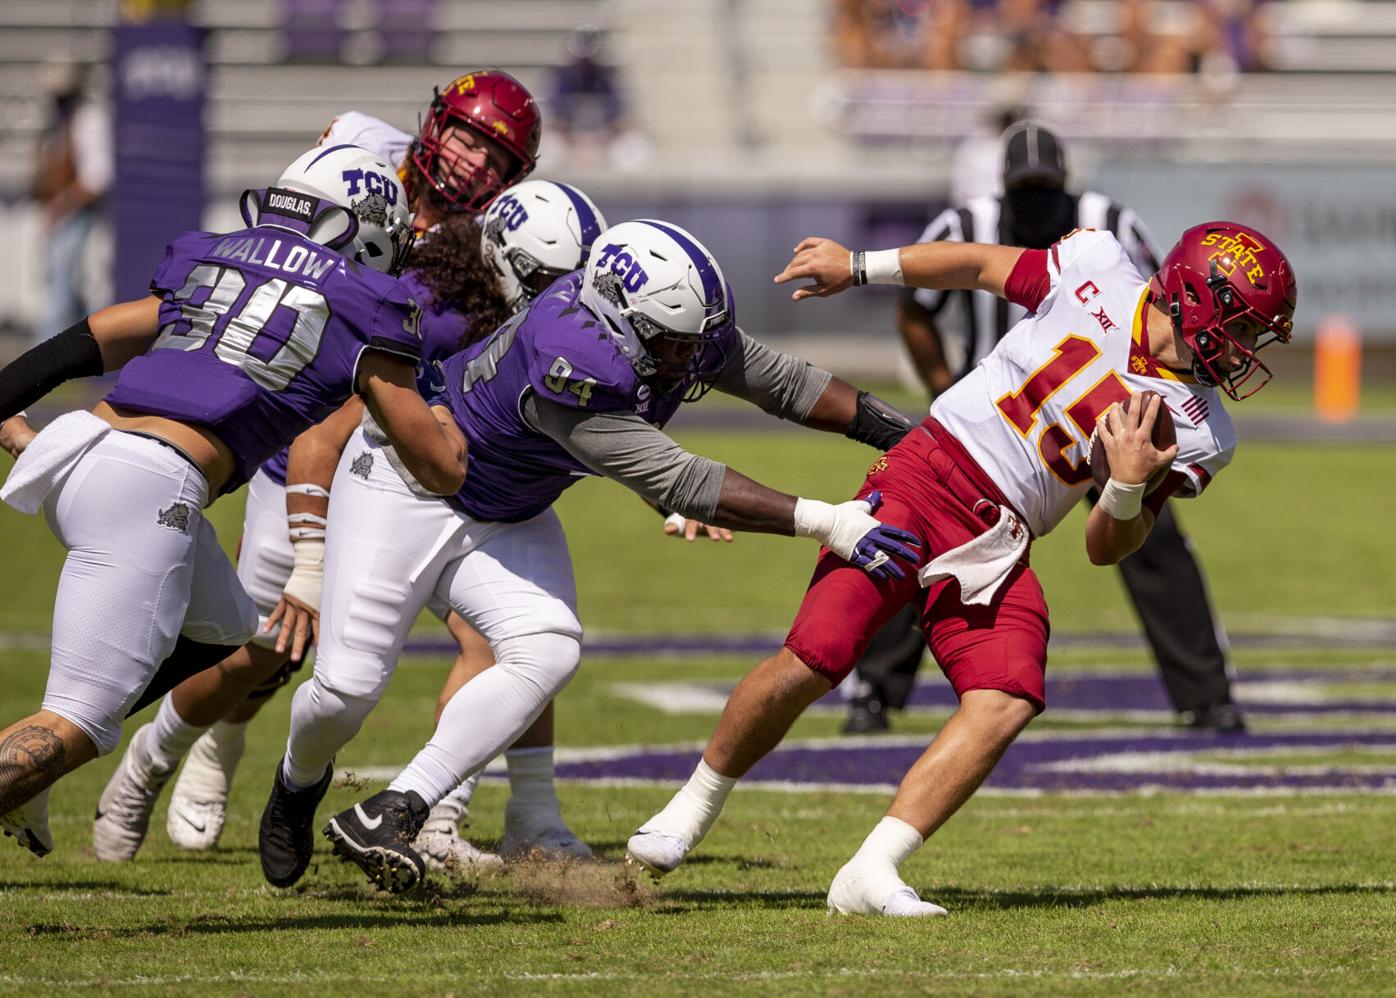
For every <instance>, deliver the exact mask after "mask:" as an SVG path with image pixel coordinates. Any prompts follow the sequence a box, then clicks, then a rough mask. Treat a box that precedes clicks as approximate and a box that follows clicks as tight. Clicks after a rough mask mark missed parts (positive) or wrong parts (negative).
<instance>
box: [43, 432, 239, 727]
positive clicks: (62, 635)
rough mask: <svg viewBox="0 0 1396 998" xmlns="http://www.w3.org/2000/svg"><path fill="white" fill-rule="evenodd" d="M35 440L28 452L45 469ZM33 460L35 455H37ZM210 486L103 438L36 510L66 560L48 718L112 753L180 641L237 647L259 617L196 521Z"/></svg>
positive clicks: (155, 456)
mask: <svg viewBox="0 0 1396 998" xmlns="http://www.w3.org/2000/svg"><path fill="white" fill-rule="evenodd" d="M45 446H46V444H45V440H44V434H43V433H40V434H39V435H38V436H37V437H36V438H35V439H34V441H33V442H32V443H31V444H30V445H29V450H28V451H26V454H25V457H29V456H30V453H29V452H30V451H33V452H34V458H35V459H38V460H42V455H43V450H44V448H45ZM36 448H37V450H36ZM207 499H208V483H207V482H206V481H205V480H204V477H203V474H202V473H201V472H200V471H199V469H198V468H196V467H195V466H194V465H192V464H190V463H189V461H188V460H186V459H185V458H184V457H183V456H181V455H180V454H179V453H178V452H177V451H175V450H174V449H172V448H170V447H168V446H166V445H164V444H161V443H158V442H156V441H154V440H151V439H149V438H147V437H141V436H136V435H134V434H129V433H121V432H118V431H115V430H113V431H110V432H107V433H105V434H104V435H102V436H101V437H100V438H99V439H98V440H97V441H96V442H95V443H94V444H93V445H92V446H91V447H90V448H89V449H88V450H87V451H86V452H85V453H83V454H82V456H81V457H80V458H78V459H77V461H76V463H74V464H71V465H69V466H67V467H66V468H65V469H64V470H63V473H61V474H58V475H56V477H55V479H54V481H53V482H52V483H51V487H50V488H49V491H48V493H47V496H46V497H45V499H44V501H43V511H44V516H45V518H46V519H47V520H48V523H49V527H50V528H51V529H52V530H53V534H54V536H55V537H57V538H58V540H59V541H60V542H61V543H62V544H63V546H64V547H65V548H67V549H68V556H67V558H66V559H65V560H64V562H63V572H62V574H61V576H60V577H59V581H58V593H57V596H56V598H55V601H54V610H53V657H52V664H51V666H50V669H49V679H48V687H47V689H46V690H45V692H44V701H43V706H44V709H45V710H50V711H53V712H54V713H55V714H58V715H60V716H61V717H64V718H66V719H67V720H69V721H71V722H72V723H73V724H75V725H77V726H78V727H79V728H81V729H82V731H83V732H84V733H85V734H86V735H87V736H88V737H89V738H90V739H92V742H93V744H94V745H96V746H97V751H98V753H99V754H105V753H107V752H110V751H111V750H112V749H114V748H116V745H117V743H118V742H119V741H120V740H121V722H122V720H123V718H124V717H125V716H126V712H127V711H128V710H129V709H130V708H131V705H132V704H133V703H135V701H136V698H137V697H139V696H140V694H141V692H142V691H143V690H144V689H145V687H146V686H147V685H148V684H149V682H150V680H151V678H152V677H153V676H154V675H155V671H156V669H157V668H158V667H159V665H160V663H161V662H162V661H164V659H165V658H166V657H167V656H168V655H169V654H170V652H171V651H173V650H174V646H175V640H176V639H177V638H178V637H179V635H180V634H183V635H184V636H186V637H188V638H191V639H193V640H195V641H201V642H205V643H207V644H221V645H241V644H245V643H246V642H247V641H248V640H249V639H250V638H251V637H252V635H253V633H254V632H255V630H256V626H257V610H256V607H255V606H254V605H253V603H252V600H251V598H249V597H248V595H247V593H246V592H245V591H244V590H243V588H242V585H241V584H240V583H239V582H238V579H237V574H236V573H235V572H234V570H233V566H232V564H231V563H230V562H229V561H228V558H227V556H226V555H225V554H224V553H223V550H222V548H220V547H219V546H218V537H217V535H216V534H215V533H214V530H213V526H212V525H211V524H210V523H209V522H208V521H207V520H205V519H204V516H203V508H204V504H205V502H206V501H207Z"/></svg>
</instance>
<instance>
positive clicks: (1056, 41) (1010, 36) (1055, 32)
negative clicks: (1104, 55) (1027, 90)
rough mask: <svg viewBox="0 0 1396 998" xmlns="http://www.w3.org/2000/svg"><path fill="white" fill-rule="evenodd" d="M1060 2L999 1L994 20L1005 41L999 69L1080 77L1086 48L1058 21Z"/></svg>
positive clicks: (1087, 64)
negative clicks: (1069, 74) (1006, 46)
mask: <svg viewBox="0 0 1396 998" xmlns="http://www.w3.org/2000/svg"><path fill="white" fill-rule="evenodd" d="M1061 8H1062V0H998V4H997V9H996V10H995V11H994V15H995V16H994V20H995V22H996V23H997V25H998V28H999V30H1000V31H1001V32H1003V34H1004V35H1006V36H1007V40H1008V53H1007V56H1006V58H1005V59H1004V61H1003V64H1002V65H1001V66H1000V67H999V68H1001V69H1005V70H1009V71H1012V72H1048V73H1082V72H1086V71H1087V70H1089V69H1090V68H1091V67H1090V61H1089V60H1088V59H1087V58H1086V48H1085V46H1084V44H1083V43H1082V42H1081V39H1079V38H1077V37H1076V36H1075V35H1074V34H1072V33H1071V32H1069V31H1067V30H1066V28H1065V27H1064V26H1063V25H1062V19H1061Z"/></svg>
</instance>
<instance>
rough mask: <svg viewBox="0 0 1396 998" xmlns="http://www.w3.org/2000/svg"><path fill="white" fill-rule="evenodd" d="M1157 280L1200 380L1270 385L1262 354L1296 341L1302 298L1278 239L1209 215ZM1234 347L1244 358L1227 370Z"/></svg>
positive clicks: (1243, 390)
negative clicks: (1272, 346)
mask: <svg viewBox="0 0 1396 998" xmlns="http://www.w3.org/2000/svg"><path fill="white" fill-rule="evenodd" d="M1151 286H1152V288H1153V291H1154V294H1155V295H1156V296H1157V297H1158V298H1159V299H1161V301H1162V304H1163V305H1164V307H1165V308H1166V309H1167V310H1168V313H1169V315H1170V316H1171V317H1172V319H1173V328H1174V329H1175V330H1177V331H1178V333H1179V335H1180V336H1182V338H1183V342H1184V343H1186V344H1187V346H1188V349H1190V350H1191V351H1192V354H1193V361H1192V373H1193V375H1194V376H1195V377H1196V378H1197V380H1198V381H1200V382H1202V383H1203V384H1204V385H1213V386H1216V387H1218V388H1220V389H1221V390H1222V391H1224V392H1225V393H1226V394H1227V395H1228V396H1229V397H1231V398H1233V399H1243V398H1248V397H1250V396H1251V395H1254V394H1255V393H1256V392H1258V391H1260V389H1261V388H1263V387H1265V385H1266V384H1267V383H1268V382H1269V381H1270V378H1271V372H1270V369H1269V368H1268V367H1266V366H1265V364H1264V363H1263V362H1262V361H1261V360H1260V358H1259V357H1258V356H1257V354H1259V352H1260V350H1261V349H1262V348H1264V347H1266V346H1268V345H1269V344H1271V343H1276V342H1279V343H1288V342H1289V339H1290V335H1291V334H1292V332H1293V329H1294V306H1295V303H1296V301H1297V300H1298V286H1297V284H1296V283H1295V279H1294V268H1293V267H1291V266H1290V263H1289V260H1288V258H1286V257H1285V255H1284V254H1283V253H1282V252H1280V249H1279V247H1278V246H1276V245H1275V244H1274V243H1273V242H1272V241H1271V240H1270V239H1268V238H1266V237H1265V236H1263V235H1262V234H1261V233H1259V232H1257V231H1256V230H1255V229H1252V228H1250V227H1249V226H1243V225H1240V224H1238V223H1236V222H1204V223H1203V224H1201V225H1195V226H1193V227H1192V228H1191V229H1188V230H1187V231H1186V232H1184V233H1183V235H1182V238H1180V239H1179V240H1178V243H1177V245H1175V246H1174V247H1173V249H1172V250H1170V251H1169V253H1168V256H1167V257H1165V258H1164V261H1163V266H1161V267H1160V268H1159V272H1158V275H1157V276H1156V277H1155V278H1154V279H1153V281H1152V283H1151ZM1228 348H1230V350H1231V352H1232V354H1233V356H1235V357H1236V358H1238V359H1239V361H1240V363H1239V364H1236V365H1235V366H1234V367H1232V366H1229V365H1228V368H1229V369H1226V370H1223V367H1222V364H1223V361H1224V359H1225V358H1226V356H1227V354H1228ZM1243 386H1244V387H1243Z"/></svg>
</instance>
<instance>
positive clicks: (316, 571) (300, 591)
mask: <svg viewBox="0 0 1396 998" xmlns="http://www.w3.org/2000/svg"><path fill="white" fill-rule="evenodd" d="M292 551H293V552H294V561H292V563H291V577H290V578H289V579H287V580H286V585H285V586H283V587H282V592H284V593H285V594H286V595H287V596H294V597H295V598H296V599H298V600H300V601H301V602H302V603H304V604H305V605H306V606H308V607H310V608H311V609H312V610H315V611H318V610H319V609H320V590H321V589H322V588H323V587H324V584H325V542H324V541H322V540H303V541H296V543H295V544H294V545H292Z"/></svg>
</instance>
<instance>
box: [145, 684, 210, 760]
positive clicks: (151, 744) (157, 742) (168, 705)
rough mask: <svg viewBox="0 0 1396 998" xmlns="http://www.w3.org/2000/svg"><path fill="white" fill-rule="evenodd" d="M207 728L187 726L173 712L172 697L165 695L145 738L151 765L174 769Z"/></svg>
mask: <svg viewBox="0 0 1396 998" xmlns="http://www.w3.org/2000/svg"><path fill="white" fill-rule="evenodd" d="M207 730H208V728H207V727H200V726H197V725H193V724H189V723H188V722H186V721H185V720H184V718H182V717H180V716H179V711H177V710H175V705H174V697H173V696H169V695H167V696H166V697H165V699H163V700H161V701H160V709H159V710H158V711H156V712H155V722H154V726H153V727H152V728H151V732H150V734H149V735H147V736H146V740H145V750H146V752H147V753H148V754H149V756H150V761H151V763H152V764H154V765H155V766H157V767H158V768H160V769H165V770H169V769H174V768H175V767H176V766H178V765H179V761H180V760H181V759H183V758H184V756H185V754H186V753H187V752H188V751H189V749H190V748H192V747H193V745H194V743H195V742H196V741H198V740H199V736H200V735H202V734H203V733H204V732H205V731H207Z"/></svg>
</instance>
